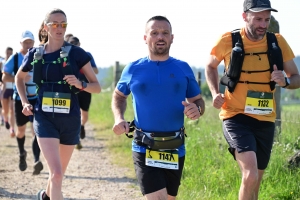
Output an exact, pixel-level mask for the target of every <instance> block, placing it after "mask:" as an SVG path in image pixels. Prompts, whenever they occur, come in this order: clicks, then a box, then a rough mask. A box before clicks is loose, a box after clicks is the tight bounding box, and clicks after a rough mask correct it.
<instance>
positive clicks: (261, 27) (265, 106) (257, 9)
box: [205, 0, 300, 200]
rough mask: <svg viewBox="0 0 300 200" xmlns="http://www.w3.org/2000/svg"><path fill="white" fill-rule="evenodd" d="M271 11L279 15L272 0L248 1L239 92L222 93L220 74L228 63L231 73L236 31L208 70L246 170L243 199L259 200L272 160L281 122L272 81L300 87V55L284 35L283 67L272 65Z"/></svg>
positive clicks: (215, 52)
mask: <svg viewBox="0 0 300 200" xmlns="http://www.w3.org/2000/svg"><path fill="white" fill-rule="evenodd" d="M271 11H274V12H277V10H275V9H273V8H272V7H271V3H270V1H269V0H245V1H244V13H243V20H244V21H245V27H244V28H242V29H241V30H240V31H239V33H240V35H241V40H242V41H240V42H241V43H242V44H243V49H244V55H245V56H244V60H243V62H242V68H241V72H240V74H239V78H238V79H237V81H236V83H237V84H236V86H235V88H234V90H233V91H232V90H231V91H229V89H230V87H227V89H226V90H225V92H224V94H222V93H221V92H220V90H219V78H218V70H217V67H218V65H219V64H220V62H221V61H222V60H223V61H224V63H225V66H226V72H227V74H228V72H229V70H228V69H229V66H230V60H231V52H232V46H233V45H232V36H231V32H227V33H225V34H223V35H222V37H221V38H220V39H219V40H218V41H217V43H216V45H215V46H214V47H213V49H212V51H211V55H210V60H209V63H208V64H207V66H206V72H205V75H206V78H207V82H208V85H209V88H210V91H211V93H212V96H213V106H214V107H215V108H217V109H220V108H221V112H220V115H219V116H220V119H221V120H222V121H223V132H224V137H225V139H226V141H227V142H228V144H229V151H230V153H231V154H232V155H233V157H234V159H235V160H236V161H237V163H238V165H239V167H240V170H241V174H242V183H241V186H240V191H239V199H240V200H241V199H247V200H248V199H251V200H255V199H258V192H259V187H260V182H261V180H262V176H263V173H264V170H265V169H266V167H267V165H268V163H269V160H270V156H271V150H272V145H273V138H274V131H275V124H274V122H275V119H276V104H275V101H274V92H275V89H274V87H273V88H272V87H271V85H272V82H273V83H274V82H275V83H276V84H277V85H279V86H281V87H284V88H287V89H296V88H299V87H300V76H299V72H298V70H297V67H296V65H295V63H294V61H293V58H294V57H295V56H294V54H293V51H292V50H291V48H290V46H289V45H288V43H287V42H286V41H285V39H284V38H283V36H282V35H280V34H275V36H276V38H277V42H278V46H279V48H280V49H281V52H282V59H283V62H281V64H280V63H278V66H277V65H271V66H270V64H269V59H268V53H267V51H268V43H267V36H266V35H267V34H266V33H267V29H268V26H269V24H270V19H271ZM274 45H275V43H274ZM279 65H283V70H284V72H285V74H286V76H285V75H284V73H283V71H281V70H278V69H280V68H279ZM233 67H236V66H235V65H233ZM271 67H272V70H270V68H271ZM228 88H229V89H228Z"/></svg>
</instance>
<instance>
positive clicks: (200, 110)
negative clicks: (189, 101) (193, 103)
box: [198, 106, 202, 115]
mask: <svg viewBox="0 0 300 200" xmlns="http://www.w3.org/2000/svg"><path fill="white" fill-rule="evenodd" d="M198 111H199V113H200V115H201V114H202V109H201V107H200V106H198Z"/></svg>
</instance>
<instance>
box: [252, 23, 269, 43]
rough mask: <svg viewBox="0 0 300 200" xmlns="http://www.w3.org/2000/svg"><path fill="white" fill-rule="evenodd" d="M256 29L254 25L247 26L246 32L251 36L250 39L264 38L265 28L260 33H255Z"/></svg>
mask: <svg viewBox="0 0 300 200" xmlns="http://www.w3.org/2000/svg"><path fill="white" fill-rule="evenodd" d="M257 29H258V28H255V27H254V26H249V27H248V33H249V35H250V37H251V38H252V39H254V40H261V39H263V38H264V36H265V34H266V32H267V30H265V32H264V33H262V34H257V33H256V30H257Z"/></svg>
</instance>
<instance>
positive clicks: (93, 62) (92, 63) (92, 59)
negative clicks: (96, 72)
mask: <svg viewBox="0 0 300 200" xmlns="http://www.w3.org/2000/svg"><path fill="white" fill-rule="evenodd" d="M86 53H87V54H88V55H89V56H90V57H91V60H90V62H91V65H92V67H94V68H97V65H96V63H95V60H94V57H93V56H92V54H91V53H90V52H86Z"/></svg>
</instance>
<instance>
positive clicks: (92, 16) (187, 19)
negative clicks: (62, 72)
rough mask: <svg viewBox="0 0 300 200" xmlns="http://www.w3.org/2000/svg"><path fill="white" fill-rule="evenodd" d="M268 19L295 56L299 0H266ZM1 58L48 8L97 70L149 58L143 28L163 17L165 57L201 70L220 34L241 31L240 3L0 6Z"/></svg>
mask: <svg viewBox="0 0 300 200" xmlns="http://www.w3.org/2000/svg"><path fill="white" fill-rule="evenodd" d="M271 4H272V7H273V8H275V9H277V10H278V11H279V12H278V13H276V12H272V15H273V16H274V17H275V19H276V20H278V21H279V24H280V33H281V34H282V35H283V36H284V38H285V39H286V40H287V42H288V43H289V45H290V46H291V48H292V50H293V51H294V54H295V55H300V27H297V25H298V24H299V20H300V16H299V15H300V14H299V8H300V0H284V1H283V0H271ZM1 8H2V9H1V12H0V26H1V29H0V55H1V56H4V52H5V49H6V47H8V46H10V47H12V48H13V49H14V51H19V50H20V42H19V41H20V37H21V33H22V32H23V31H25V30H29V31H31V32H32V33H33V34H34V36H35V38H36V42H35V46H38V45H39V41H38V34H37V32H38V29H39V27H40V25H41V23H42V21H43V19H44V17H45V15H46V14H47V12H48V11H50V10H51V9H53V8H60V9H62V10H63V11H64V12H65V13H66V15H67V21H68V27H67V30H66V33H72V34H74V35H75V36H77V37H78V38H79V39H80V42H81V47H82V48H83V49H84V50H86V51H89V52H91V54H92V55H93V57H94V59H95V61H96V64H97V66H98V67H109V66H112V65H114V64H115V62H116V61H119V62H120V63H121V64H125V65H126V64H128V63H129V62H132V61H135V60H137V59H139V58H142V57H145V56H147V54H148V48H147V45H146V44H145V42H144V40H143V36H144V32H145V24H146V22H147V20H148V19H149V18H151V17H153V16H155V15H162V16H165V17H167V18H168V19H169V20H170V22H171V24H172V28H173V34H174V41H173V44H172V46H171V50H170V55H171V56H173V57H175V58H177V59H180V60H184V61H186V62H188V63H189V64H190V66H193V67H204V66H205V64H206V62H207V58H208V56H209V53H210V50H211V48H212V47H213V45H214V44H215V42H216V41H217V39H218V38H219V37H220V36H221V35H222V34H223V33H225V32H228V31H231V30H234V29H236V28H241V27H243V26H244V25H245V23H244V21H243V19H242V12H243V0H208V1H204V0H151V1H145V0H85V1H82V0H81V1H79V0H77V1H70V0H51V1H45V0H28V1H23V0H14V1H8V0H4V1H1Z"/></svg>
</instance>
